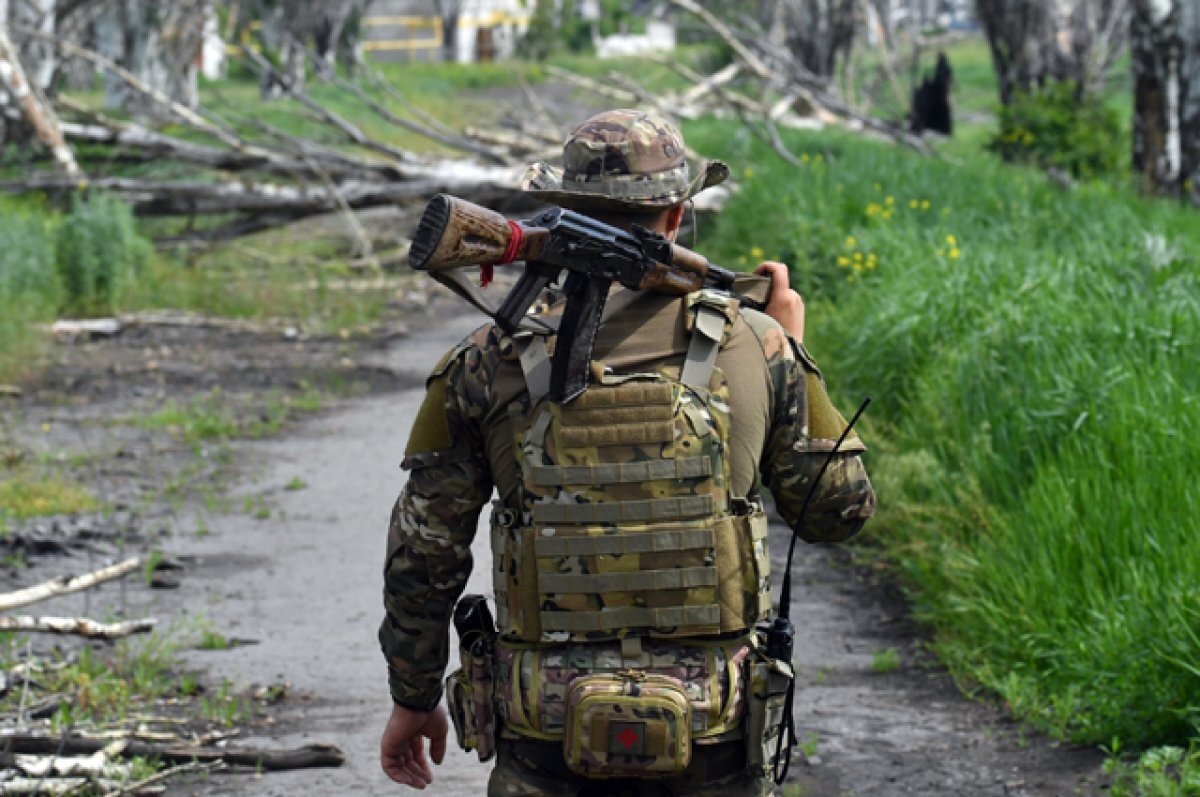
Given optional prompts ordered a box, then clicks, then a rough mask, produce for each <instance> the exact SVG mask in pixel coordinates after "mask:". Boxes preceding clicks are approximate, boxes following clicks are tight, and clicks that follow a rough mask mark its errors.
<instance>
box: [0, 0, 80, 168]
mask: <svg viewBox="0 0 1200 797" xmlns="http://www.w3.org/2000/svg"><path fill="white" fill-rule="evenodd" d="M0 10H6V9H0ZM0 92H2V93H3V94H4V100H5V101H6V102H7V103H11V104H13V105H15V106H16V107H17V109H18V110H20V111H21V113H22V115H23V116H24V117H25V120H26V121H27V122H28V123H29V126H30V127H31V128H33V132H34V134H35V135H36V136H37V138H38V140H39V141H41V142H42V144H44V145H45V146H46V148H47V149H49V150H50V152H51V154H52V155H53V156H54V160H55V161H56V162H57V163H58V165H59V168H61V169H62V170H63V171H64V172H65V173H66V174H67V175H68V176H69V177H71V178H73V179H79V178H80V177H82V176H83V172H82V171H80V169H79V165H78V164H77V163H76V162H75V155H74V153H73V152H71V148H70V147H69V146H67V142H66V139H64V138H63V133H62V128H61V127H60V126H59V123H58V117H57V116H55V115H54V109H53V108H51V107H50V105H49V104H48V103H46V102H44V101H43V98H42V96H41V92H39V91H38V89H37V87H36V86H33V85H30V83H29V78H28V76H27V74H26V72H25V69H24V67H23V66H22V64H21V56H20V53H19V52H18V50H17V48H16V46H15V45H14V44H13V43H12V40H11V39H9V36H8V18H7V16H5V17H0Z"/></svg>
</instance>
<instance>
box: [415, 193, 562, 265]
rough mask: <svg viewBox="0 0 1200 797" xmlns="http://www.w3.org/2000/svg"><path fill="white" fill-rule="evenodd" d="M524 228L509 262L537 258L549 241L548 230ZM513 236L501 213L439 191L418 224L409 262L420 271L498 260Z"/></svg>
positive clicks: (506, 249)
mask: <svg viewBox="0 0 1200 797" xmlns="http://www.w3.org/2000/svg"><path fill="white" fill-rule="evenodd" d="M518 223H519V222H518ZM521 228H522V232H523V235H522V238H521V241H520V243H519V245H518V246H517V247H516V250H515V251H513V252H510V253H509V255H510V257H509V262H511V261H517V260H536V259H537V256H538V255H539V254H541V252H542V249H543V248H544V247H545V245H546V238H547V236H548V235H549V233H548V231H547V230H545V229H542V228H540V227H527V226H525V225H523V224H522V225H521ZM512 237H513V230H512V227H511V226H510V224H509V222H508V219H506V218H504V216H502V215H501V214H499V213H497V212H495V211H494V210H488V209H487V208H485V207H481V206H479V205H476V204H475V203H473V202H468V201H466V200H465V199H459V198H458V197H454V196H450V195H448V194H438V195H437V196H435V197H434V198H433V199H432V200H430V202H429V205H428V207H426V208H425V213H424V214H423V215H422V216H421V222H420V224H418V225H417V232H416V234H415V235H414V236H413V242H412V247H411V248H410V249H409V252H408V262H409V264H410V265H411V266H412V267H413V268H415V269H417V270H418V271H445V270H448V269H453V268H460V267H462V266H481V265H485V264H488V263H498V262H500V261H501V260H503V259H504V255H505V253H506V252H508V249H509V246H510V244H511V243H512Z"/></svg>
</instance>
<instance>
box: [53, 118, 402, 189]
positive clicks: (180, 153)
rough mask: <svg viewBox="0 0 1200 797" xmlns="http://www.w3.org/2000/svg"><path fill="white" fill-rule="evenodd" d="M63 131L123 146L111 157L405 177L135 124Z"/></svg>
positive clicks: (383, 168)
mask: <svg viewBox="0 0 1200 797" xmlns="http://www.w3.org/2000/svg"><path fill="white" fill-rule="evenodd" d="M62 130H63V133H64V134H66V136H67V138H68V139H70V140H71V141H75V142H79V143H87V144H100V145H105V146H111V147H116V148H118V151H117V152H116V153H113V154H112V156H111V157H106V158H105V160H108V161H111V160H137V161H139V162H146V161H161V160H173V161H179V162H180V163H189V164H193V165H195V166H203V167H206V168H210V169H220V170H222V171H260V172H265V173H267V174H278V175H284V176H299V177H314V176H315V173H316V169H315V168H314V166H313V163H316V164H317V166H319V167H320V168H321V169H322V170H324V171H325V172H326V173H328V174H329V175H330V176H332V177H336V178H338V179H358V180H371V179H374V180H397V179H403V177H404V173H403V171H402V170H401V169H399V168H397V167H396V165H395V164H392V163H384V162H378V163H374V162H370V161H365V160H357V159H353V158H350V157H349V156H346V155H339V157H337V158H329V157H325V156H324V154H323V153H313V154H311V155H307V156H305V157H289V156H287V155H282V154H279V153H276V152H271V151H269V150H266V149H261V148H256V149H254V150H253V151H248V150H231V149H221V148H219V147H210V146H206V145H204V144H196V143H193V142H191V141H184V140H183V139H180V138H175V137H174V136H168V135H166V134H164V133H159V132H158V131H155V130H151V129H150V128H147V127H143V126H142V125H139V124H133V123H128V124H126V123H119V124H118V123H103V122H98V121H95V122H91V123H74V122H64V123H63V124H62Z"/></svg>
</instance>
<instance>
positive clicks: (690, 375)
mask: <svg viewBox="0 0 1200 797" xmlns="http://www.w3.org/2000/svg"><path fill="white" fill-rule="evenodd" d="M725 323H726V318H725V314H724V313H722V312H721V311H720V310H717V309H715V308H712V307H708V306H707V305H703V304H702V305H699V306H697V307H696V327H695V329H693V330H692V340H691V342H690V343H689V344H688V350H687V356H686V358H685V359H684V361H683V370H682V371H681V372H680V374H679V381H680V382H683V383H684V384H685V385H688V386H689V387H704V388H706V387H708V381H709V380H710V379H711V378H712V372H713V368H715V367H716V364H717V350H718V349H719V348H720V347H721V337H722V336H723V335H724V334H725Z"/></svg>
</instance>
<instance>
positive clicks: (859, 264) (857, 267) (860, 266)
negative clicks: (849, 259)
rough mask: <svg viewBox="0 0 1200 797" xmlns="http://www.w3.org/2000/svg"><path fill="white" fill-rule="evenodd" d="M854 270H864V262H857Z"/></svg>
mask: <svg viewBox="0 0 1200 797" xmlns="http://www.w3.org/2000/svg"><path fill="white" fill-rule="evenodd" d="M854 270H855V271H862V270H863V264H862V263H855V264H854Z"/></svg>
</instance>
